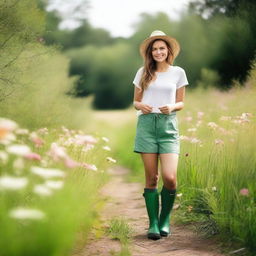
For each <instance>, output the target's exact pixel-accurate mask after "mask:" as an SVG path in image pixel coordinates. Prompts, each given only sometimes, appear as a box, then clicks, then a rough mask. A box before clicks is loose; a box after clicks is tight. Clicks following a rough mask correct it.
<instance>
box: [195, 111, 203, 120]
mask: <svg viewBox="0 0 256 256" xmlns="http://www.w3.org/2000/svg"><path fill="white" fill-rule="evenodd" d="M203 115H204V112H202V111H199V112H197V117H198V118H199V119H201V118H202V117H203Z"/></svg>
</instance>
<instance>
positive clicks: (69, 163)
mask: <svg viewBox="0 0 256 256" xmlns="http://www.w3.org/2000/svg"><path fill="white" fill-rule="evenodd" d="M64 164H65V166H66V167H68V168H75V167H77V166H79V163H77V162H76V161H74V160H73V159H71V158H70V157H67V158H65V160H64Z"/></svg>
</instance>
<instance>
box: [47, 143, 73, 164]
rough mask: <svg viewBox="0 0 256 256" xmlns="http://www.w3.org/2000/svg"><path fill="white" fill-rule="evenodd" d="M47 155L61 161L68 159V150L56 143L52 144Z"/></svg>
mask: <svg viewBox="0 0 256 256" xmlns="http://www.w3.org/2000/svg"><path fill="white" fill-rule="evenodd" d="M47 154H48V155H49V156H51V157H52V159H53V160H54V161H59V160H60V159H66V158H68V155H67V153H66V149H65V148H64V147H61V146H59V145H58V144H57V143H55V142H53V143H52V144H51V148H50V151H48V152H47Z"/></svg>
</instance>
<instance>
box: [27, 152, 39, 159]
mask: <svg viewBox="0 0 256 256" xmlns="http://www.w3.org/2000/svg"><path fill="white" fill-rule="evenodd" d="M24 157H25V158H26V159H30V160H38V161H41V159H42V158H41V156H40V155H38V154H37V153H33V152H31V153H28V154H26V155H24Z"/></svg>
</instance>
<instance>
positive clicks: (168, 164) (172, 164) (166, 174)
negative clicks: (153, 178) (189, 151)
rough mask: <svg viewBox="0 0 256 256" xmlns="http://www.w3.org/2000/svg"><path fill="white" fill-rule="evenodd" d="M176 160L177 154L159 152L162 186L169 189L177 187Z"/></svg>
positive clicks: (177, 158) (177, 159)
mask: <svg viewBox="0 0 256 256" xmlns="http://www.w3.org/2000/svg"><path fill="white" fill-rule="evenodd" d="M178 161H179V155H178V154H174V153H168V154H160V163H161V175H162V178H163V183H164V187H165V188H167V189H169V190H174V189H176V187H177V167H178Z"/></svg>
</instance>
